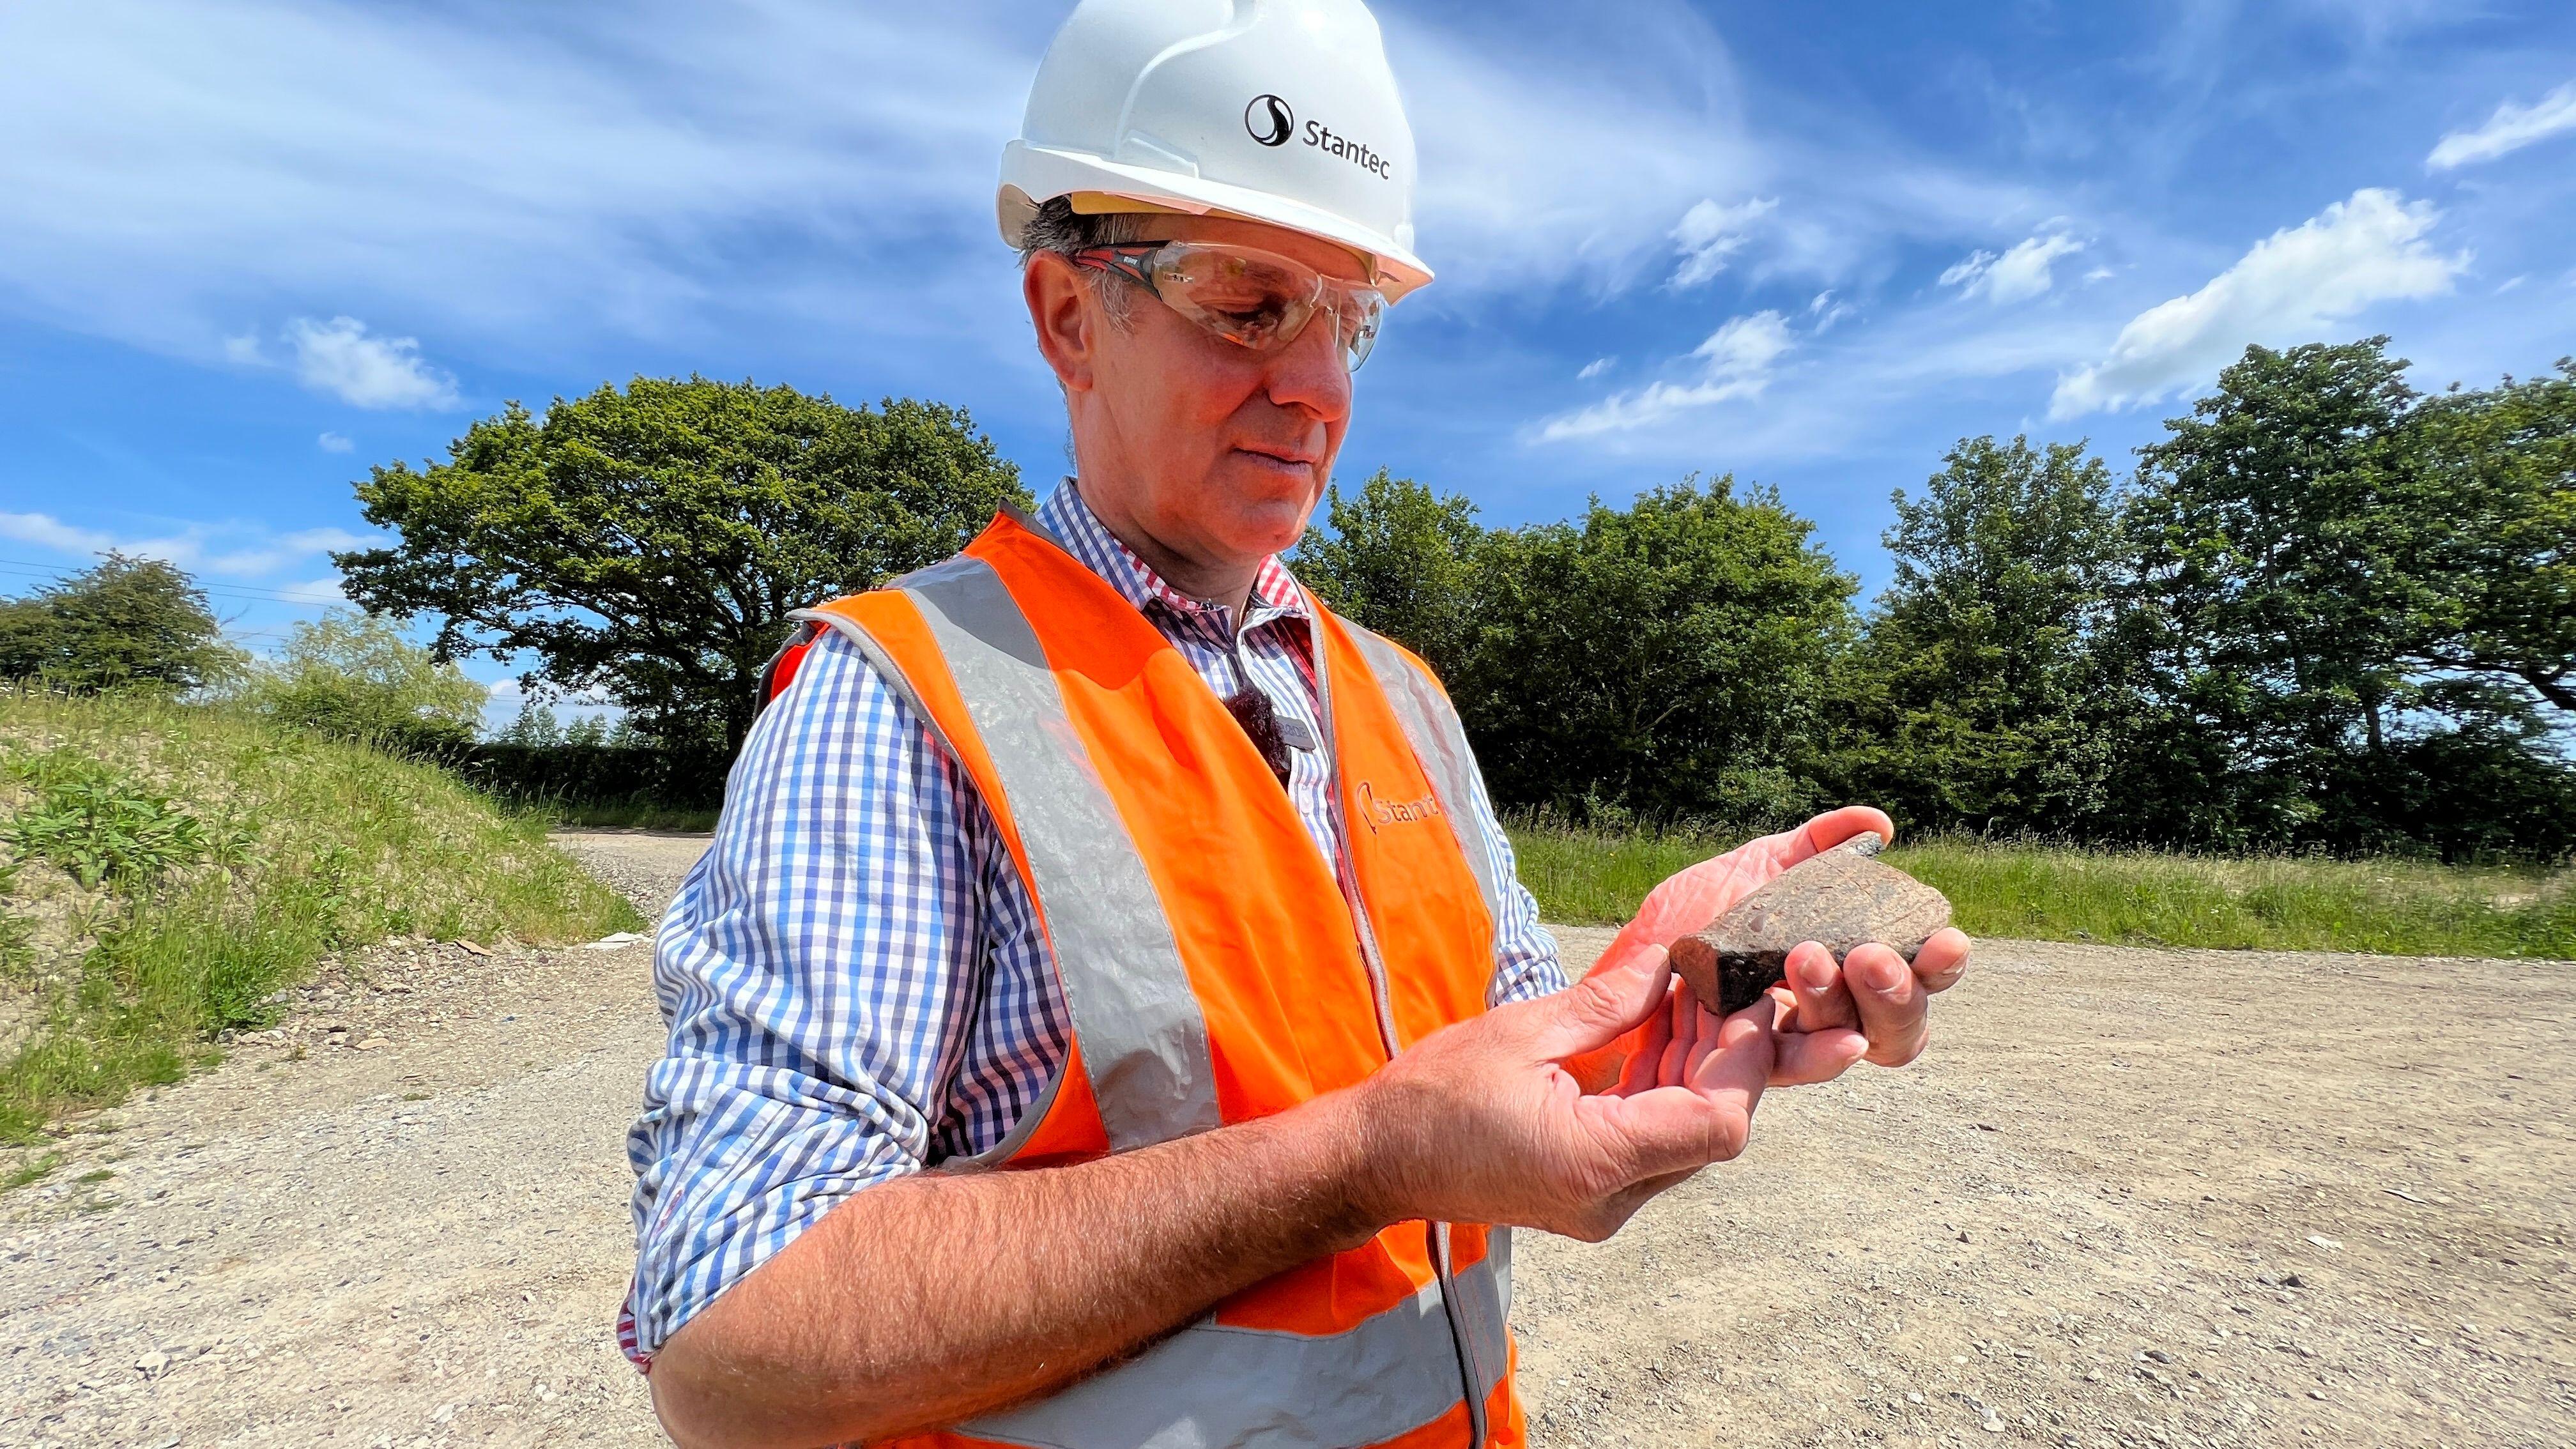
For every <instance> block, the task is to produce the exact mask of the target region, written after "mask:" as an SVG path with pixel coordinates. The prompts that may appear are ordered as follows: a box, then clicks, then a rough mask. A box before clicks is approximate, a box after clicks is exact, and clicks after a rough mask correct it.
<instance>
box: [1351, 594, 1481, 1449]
mask: <svg viewBox="0 0 2576 1449" xmlns="http://www.w3.org/2000/svg"><path fill="white" fill-rule="evenodd" d="M1310 632H1311V633H1312V634H1313V635H1314V640H1315V700H1316V705H1317V712H1318V713H1320V714H1321V715H1322V716H1323V725H1324V759H1325V761H1326V763H1327V764H1328V765H1329V767H1330V768H1331V770H1332V772H1333V774H1332V780H1331V782H1330V788H1328V789H1326V790H1325V792H1324V796H1325V799H1326V800H1327V801H1328V802H1329V803H1330V804H1331V806H1332V809H1333V837H1334V840H1335V843H1336V845H1337V846H1338V848H1339V849H1340V851H1341V855H1342V859H1341V860H1337V861H1335V862H1333V875H1334V877H1335V879H1336V880H1337V881H1338V880H1340V879H1342V878H1343V864H1344V862H1352V865H1351V869H1350V871H1349V875H1348V879H1349V881H1350V884H1349V885H1348V886H1347V887H1346V889H1347V890H1348V892H1349V894H1350V900H1349V902H1348V906H1349V909H1350V913H1351V924H1352V926H1353V927H1354V928H1355V929H1356V931H1357V934H1358V936H1359V942H1360V961H1361V963H1362V964H1363V965H1365V966H1367V967H1368V976H1369V992H1370V995H1371V997H1372V998H1373V1000H1374V1001H1375V1004H1376V1006H1377V1030H1378V1037H1379V1039H1380V1041H1381V1042H1383V1043H1384V1045H1385V1047H1386V1055H1387V1060H1389V1061H1393V1060H1394V1059H1395V1054H1396V1053H1397V1052H1398V1051H1400V1050H1401V1049H1402V1048H1401V1046H1400V1044H1399V1042H1398V1040H1397V1037H1396V1031H1395V1005H1394V1001H1393V993H1392V992H1391V991H1390V990H1389V988H1388V986H1387V981H1386V957H1385V956H1384V954H1383V953H1381V952H1380V950H1379V949H1378V942H1377V928H1376V927H1375V926H1373V925H1371V924H1370V922H1369V914H1368V902H1366V901H1365V900H1363V899H1361V898H1360V880H1359V869H1358V866H1357V864H1356V861H1355V859H1354V857H1353V856H1352V854H1351V822H1350V814H1349V812H1348V811H1346V810H1344V809H1343V808H1342V790H1341V783H1342V781H1341V770H1342V757H1341V749H1340V743H1339V742H1340V738H1341V737H1340V734H1339V732H1338V731H1337V730H1336V729H1335V727H1334V723H1333V676H1332V672H1331V670H1330V669H1328V668H1327V667H1326V661H1325V659H1324V629H1323V624H1322V622H1321V621H1320V620H1318V621H1316V622H1315V623H1314V624H1313V626H1312V628H1311V630H1310ZM1425 1226H1426V1227H1428V1228H1429V1229H1430V1234H1431V1271H1432V1273H1433V1274H1434V1276H1436V1277H1437V1278H1438V1279H1439V1281H1440V1311H1441V1312H1442V1313H1444V1314H1446V1315H1447V1316H1448V1319H1449V1341H1450V1343H1451V1345H1452V1346H1453V1347H1455V1348H1456V1350H1457V1355H1458V1374H1459V1381H1460V1383H1461V1384H1462V1385H1463V1386H1464V1397H1465V1399H1466V1403H1467V1431H1468V1434H1467V1445H1468V1449H1485V1445H1486V1440H1487V1426H1486V1423H1485V1391H1484V1382H1485V1375H1484V1370H1483V1367H1482V1365H1480V1364H1479V1363H1478V1362H1477V1355H1476V1344H1475V1339H1474V1337H1473V1336H1472V1335H1471V1334H1469V1333H1468V1332H1467V1325H1466V1324H1465V1323H1464V1322H1463V1321H1461V1320H1460V1319H1459V1317H1458V1312H1459V1309H1458V1277H1457V1273H1456V1271H1455V1270H1454V1269H1453V1268H1452V1267H1451V1265H1450V1262H1449V1225H1448V1224H1447V1223H1437V1222H1435V1223H1427V1224H1425Z"/></svg>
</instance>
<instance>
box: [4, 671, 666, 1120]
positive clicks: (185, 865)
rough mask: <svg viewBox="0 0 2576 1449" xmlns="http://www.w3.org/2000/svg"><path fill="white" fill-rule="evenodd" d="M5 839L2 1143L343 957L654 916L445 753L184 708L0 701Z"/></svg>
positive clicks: (175, 1056)
mask: <svg viewBox="0 0 2576 1449" xmlns="http://www.w3.org/2000/svg"><path fill="white" fill-rule="evenodd" d="M65 781H79V782H83V783H81V785H80V788H79V789H77V790H75V789H72V788H70V787H68V786H66V785H65V784H64V783H63V782H65ZM178 819H184V820H185V821H186V822H187V823H186V825H185V826H179V825H176V824H174V823H173V822H174V821H175V820H178ZM30 822H34V825H33V826H31V825H30ZM35 826H41V827H42V828H35ZM156 831H157V832H158V833H157V834H155V833H154V832H156ZM172 839H177V840H179V841H181V842H182V844H183V845H185V844H186V843H187V842H195V844H194V846H193V847H190V848H184V849H183V848H179V847H171V846H168V845H167V844H166V842H167V841H169V840H172ZM0 840H5V841H6V842H8V849H9V850H10V852H11V858H10V859H9V860H8V862H7V863H6V865H5V866H4V867H0V880H5V888H6V899H5V901H0V908H5V911H6V913H7V915H8V916H9V917H10V918H12V919H14V920H15V921H16V923H17V926H18V929H17V930H16V932H15V933H14V934H15V935H16V936H17V937H18V938H19V940H20V944H19V945H18V947H17V949H16V950H15V952H14V953H12V954H11V955H10V957H9V958H8V959H7V962H6V965H5V967H0V1002H5V1004H6V1005H7V1006H9V1007H10V1008H11V1009H10V1011H9V1013H8V1020H9V1021H10V1022H11V1024H12V1029H11V1030H10V1032H9V1033H8V1038H7V1045H6V1046H5V1047H0V1143H17V1144H25V1143H30V1142H33V1141H36V1140H38V1139H39V1137H40V1135H41V1133H42V1130H43V1127H44V1125H45V1123H46V1122H48V1121H49V1120H51V1119H52V1118H53V1117H54V1116H56V1115H58V1114H60V1113H61V1112H63V1111H65V1110H69V1109H74V1108H80V1107H89V1106H98V1105H104V1104H108V1103H112V1102H114V1101H117V1100H119V1099H120V1098H121V1097H122V1096H123V1095H124V1094H125V1093H126V1092H127V1091H129V1090H131V1089H132V1088H134V1087H135V1086H137V1085H141V1084H147V1083H159V1082H168V1081H174V1080H176V1079H178V1078H179V1077H180V1076H182V1075H184V1074H185V1073H186V1072H187V1071H189V1070H190V1069H192V1068H194V1067H196V1066H199V1065H202V1064H205V1063H207V1062H209V1061H211V1060H212V1059H213V1058H214V1056H215V1055H216V1053H215V1051H214V1049H213V1046H212V1041H211V1038H212V1037H213V1035H214V1034H215V1033H217V1032H219V1031H221V1030H223V1029H225V1028H227V1027H247V1026H254V1025H258V1024H261V1023H263V1022H264V1021H265V1020H267V1018H268V1016H269V1013H270V1010H271V1008H270V1007H269V1006H268V1004H267V998H268V997H269V995H270V994H271V993H273V992H275V991H276V990H278V989H279V988H280V987H282V986H286V985H289V984H292V983H293V982H294V981H296V980H298V979H300V978H301V977H303V976H304V975H305V974H307V973H308V972H310V971H311V970H312V968H313V966H314V964H315V963H316V962H317V961H319V960H320V959H321V958H322V957H323V956H324V955H325V954H327V953H329V952H333V951H340V950H346V949H350V948H353V947H358V946H364V945H368V944H371V943H373V942H376V941H381V940H383V939H385V938H386V937H389V936H394V935H424V936H431V937H437V938H441V939H453V938H456V937H460V936H462V937H479V938H483V939H487V940H488V939H492V938H495V937H499V936H511V937H515V938H517V939H520V940H524V941H530V942H539V943H544V942H561V941H570V940H581V939H587V938H590V937H595V936H598V935H602V934H605V933H607V932H609V931H614V930H627V929H635V928H637V927H639V926H640V925H641V924H642V922H641V920H640V918H639V917H638V916H637V915H636V913H635V910H634V908H633V907H632V906H631V905H629V904H628V903H627V902H626V901H625V900H624V899H623V898H621V897H619V896H618V895H617V894H616V893H615V892H613V891H611V890H609V889H608V888H607V887H606V886H603V885H601V884H600V883H599V882H597V881H595V880H593V879H592V878H590V877H589V876H588V875H586V874H584V873H583V872H582V871H581V870H580V868H579V867H578V866H576V865H574V864H573V863H572V862H571V861H570V860H568V859H566V858H565V857H564V856H563V855H561V854H560V853H558V852H556V851H555V850H553V849H552V848H550V847H549V846H548V845H547V844H546V841H545V822H544V821H543V820H542V819H539V818H537V817H534V816H529V815H508V814H504V813H503V812H502V811H501V810H499V809H498V808H496V807H495V806H494V805H493V804H492V802H490V801H488V800H486V799H484V798H483V797H481V796H479V795H477V794H476V793H475V792H473V791H472V790H470V789H468V788H467V787H465V786H464V785H462V784H460V783H458V781H457V780H456V779H455V778H454V777H453V776H452V775H450V774H448V773H447V772H445V771H443V770H441V769H439V768H437V767H436V766H433V765H429V764H424V763H421V762H418V761H414V760H407V759H401V758H397V757H395V756H392V755H389V754H385V753H381V752H379V751H376V750H372V749H369V748H367V747H365V746H362V745H356V744H349V743H343V742H337V741H330V740H324V739H319V738H314V737H311V736H306V735H301V734H295V733H289V732H283V731H280V730H277V729H275V728H272V727H270V726H268V725H265V724H262V723H260V722H259V721H257V720H255V719H252V718H250V717H248V716H246V715H243V714H240V713H237V712H232V711H228V710H222V709H214V708H204V707H194V706H186V705H178V704H172V703H169V702H166V701H154V700H145V699H118V698H108V699H65V698H62V697H59V696H48V695H32V694H12V695H0ZM156 840H157V841H162V842H164V844H163V846H162V847H161V850H160V853H159V854H157V855H154V856H152V857H150V863H149V866H148V868H143V867H137V866H134V865H132V864H130V863H126V864H120V863H119V862H130V860H131V858H133V857H134V855H135V850H134V847H135V846H136V845H138V844H145V843H150V842H152V841H156ZM58 842H71V843H70V844H61V843H58ZM76 851H80V852H86V854H80V853H76ZM93 858H95V859H97V860H101V861H105V862H107V864H106V865H104V866H101V867H98V868H95V869H92V868H88V867H84V866H83V865H82V864H81V863H82V862H83V861H86V860H91V859H93Z"/></svg>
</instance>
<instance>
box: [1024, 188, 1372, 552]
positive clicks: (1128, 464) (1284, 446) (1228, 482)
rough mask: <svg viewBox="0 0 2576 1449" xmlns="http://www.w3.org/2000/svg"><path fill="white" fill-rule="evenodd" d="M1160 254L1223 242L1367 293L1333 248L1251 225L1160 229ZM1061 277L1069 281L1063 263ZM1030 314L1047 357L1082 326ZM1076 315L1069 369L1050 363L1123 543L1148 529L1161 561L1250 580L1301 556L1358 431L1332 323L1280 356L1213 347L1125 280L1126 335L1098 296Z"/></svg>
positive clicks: (1080, 454)
mask: <svg viewBox="0 0 2576 1449" xmlns="http://www.w3.org/2000/svg"><path fill="white" fill-rule="evenodd" d="M1153 221H1154V223H1155V225H1154V227H1153V229H1152V230H1151V232H1150V233H1149V234H1148V235H1149V239H1150V240H1153V241H1208V242H1226V243H1230V244H1234V245H1238V246H1248V247H1258V248H1261V249H1262V250H1264V251H1269V252H1274V253H1277V254H1278V255H1281V256H1285V257H1288V258H1291V259H1293V260H1295V261H1299V262H1303V263H1304V264H1306V265H1307V266H1310V267H1313V268H1314V269H1316V270H1317V271H1319V272H1322V273H1324V274H1325V275H1327V276H1332V277H1339V278H1342V279H1344V280H1348V281H1354V282H1365V281H1366V272H1365V269H1364V268H1363V267H1362V265H1361V263H1360V260H1359V258H1357V257H1356V256H1354V255H1352V254H1351V253H1350V252H1348V251H1345V250H1343V249H1342V248H1340V247H1337V246H1334V245H1332V244H1331V243H1329V242H1323V241H1318V240H1316V239H1314V238H1312V237H1308V236H1305V235H1302V234H1300V233H1297V232H1291V231H1286V230H1282V229H1281V228H1278V227H1272V226H1264V225H1261V224H1259V223H1256V222H1247V221H1231V220H1223V219H1217V218H1209V217H1182V216H1173V217H1159V216H1158V217H1155V218H1153ZM1041 261H1042V263H1043V264H1045V265H1047V266H1049V267H1050V268H1055V267H1061V268H1062V272H1063V275H1065V276H1072V275H1074V273H1073V269H1072V268H1071V267H1070V266H1067V265H1065V264H1063V263H1062V262H1061V259H1056V258H1043V259H1041ZM1040 281H1041V279H1040V278H1038V277H1035V276H1033V277H1032V278H1031V287H1030V300H1031V306H1032V310H1033V312H1035V313H1036V315H1037V320H1038V325H1039V331H1040V336H1041V342H1042V343H1045V342H1047V341H1049V340H1050V339H1049V337H1048V334H1049V332H1050V323H1051V321H1052V322H1053V324H1054V329H1055V331H1056V332H1057V334H1058V336H1059V337H1061V336H1062V334H1063V332H1064V330H1065V328H1066V326H1067V325H1068V324H1069V323H1070V321H1071V319H1069V318H1067V317H1066V316H1064V315H1063V312H1064V310H1065V309H1064V307H1063V306H1059V307H1058V308H1057V309H1056V314H1055V315H1054V316H1053V317H1052V318H1051V316H1050V313H1049V311H1048V309H1046V308H1045V307H1043V306H1042V305H1041V303H1040V295H1041V292H1042V291H1046V290H1050V289H1048V288H1044V287H1041V285H1040ZM1082 282H1083V289H1082V290H1083V295H1082V296H1081V297H1079V298H1078V299H1071V298H1068V299H1065V300H1066V302H1068V303H1077V302H1078V305H1079V306H1080V307H1081V308H1082V309H1083V310H1084V311H1085V312H1086V313H1087V314H1089V323H1088V325H1087V326H1085V327H1084V329H1083V337H1082V340H1081V343H1080V345H1079V347H1078V348H1075V349H1072V350H1074V351H1078V352H1079V353H1080V354H1081V355H1080V356H1079V357H1077V358H1075V359H1074V361H1073V365H1072V366H1070V367H1069V366H1068V361H1067V358H1066V357H1065V356H1063V355H1060V354H1061V353H1063V352H1065V351H1066V350H1067V349H1066V348H1063V347H1060V346H1050V347H1048V348H1047V349H1046V350H1047V351H1048V356H1049V360H1050V362H1052V363H1054V364H1055V366H1056V371H1057V375H1058V376H1059V377H1060V378H1062V379H1063V380H1064V381H1065V384H1066V395H1067V401H1068V406H1069V408H1070V411H1071V414H1072V417H1073V425H1074V447H1075V453H1076V456H1077V458H1078V459H1079V460H1080V464H1081V468H1082V486H1083V496H1084V497H1085V499H1086V500H1088V501H1089V502H1090V503H1091V505H1092V506H1093V507H1094V508H1095V509H1097V510H1099V511H1100V512H1101V513H1102V514H1103V516H1104V518H1105V519H1106V521H1108V522H1109V523H1110V525H1111V526H1112V527H1113V528H1117V527H1119V526H1120V525H1121V524H1122V523H1131V524H1133V525H1138V526H1141V527H1142V529H1143V530H1144V532H1145V533H1147V534H1148V535H1149V536H1150V537H1151V538H1152V539H1154V540H1155V541H1156V542H1157V543H1159V544H1160V545H1161V546H1162V547H1163V548H1165V549H1168V550H1170V551H1172V552H1173V553H1175V554H1178V555H1180V556H1182V557H1184V558H1187V559H1189V560H1190V561H1192V562H1194V563H1197V564H1200V565H1202V566H1206V567H1217V568H1224V567H1239V566H1241V565H1243V564H1246V563H1250V562H1253V561H1257V560H1259V559H1260V558H1262V557H1264V556H1266V555H1268V554H1273V553H1277V552H1279V551H1281V550H1283V549H1286V548H1288V547H1290V546H1292V545H1294V544H1295V543H1296V541H1297V538H1298V536H1299V534H1300V533H1301V532H1302V531H1303V530H1304V528H1305V526H1306V516H1307V515H1308V514H1309V513H1311V512H1313V511H1314V507H1315V503H1316V501H1317V500H1318V499H1320V498H1321V497H1322V496H1323V492H1324V485H1325V482H1326V480H1327V479H1329V478H1330V477H1331V476H1332V469H1333V459H1334V457H1335V455H1336V454H1338V453H1339V452H1340V450H1341V445H1342V434H1343V431H1344V429H1345V427H1346V426H1347V425H1348V423H1349V421H1350V410H1351V379H1350V374H1349V372H1348V371H1347V370H1346V369H1345V367H1344V365H1343V361H1342V352H1341V346H1340V341H1339V338H1338V336H1337V332H1336V328H1335V326H1334V323H1333V319H1332V318H1331V317H1329V316H1325V315H1318V316H1316V317H1315V318H1313V319H1312V320H1311V321H1309V322H1308V323H1307V325H1306V328H1305V330H1304V331H1302V332H1300V333H1299V334H1298V335H1297V338H1296V340H1295V341H1293V342H1291V343H1289V344H1288V345H1287V346H1285V347H1282V348H1280V349H1278V350H1276V351H1273V352H1267V353H1263V352H1255V351H1253V350H1252V349H1250V348H1248V347H1243V346H1240V345H1238V344H1236V343H1232V342H1228V341H1225V340H1224V339H1222V338H1219V337H1214V336H1211V335H1209V334H1208V333H1207V332H1205V331H1203V330H1201V329H1200V328H1199V327H1197V326H1196V325H1194V324H1192V323H1191V322H1190V321H1189V320H1187V319H1186V318H1184V317H1182V316H1180V315H1179V314H1177V313H1175V312H1173V311H1172V310H1171V309H1170V308H1168V307H1166V306H1164V305H1163V304H1162V303H1161V302H1160V301H1159V300H1157V299H1156V298H1155V296H1154V294H1153V293H1152V292H1150V291H1147V290H1146V289H1145V288H1144V287H1142V286H1140V285H1138V284H1136V283H1134V282H1131V281H1129V280H1127V279H1125V278H1123V277H1113V278H1111V279H1110V280H1109V281H1108V286H1109V287H1110V288H1112V289H1119V290H1123V291H1124V292H1125V294H1126V295H1125V296H1123V297H1121V298H1119V300H1120V301H1121V302H1123V303H1124V314H1125V317H1124V325H1123V326H1122V325H1109V324H1108V317H1107V311H1106V309H1105V308H1104V307H1103V305H1102V303H1101V301H1100V299H1099V298H1098V297H1097V296H1096V295H1093V294H1091V292H1090V288H1089V286H1088V282H1089V278H1088V277H1085V278H1083V279H1082Z"/></svg>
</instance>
